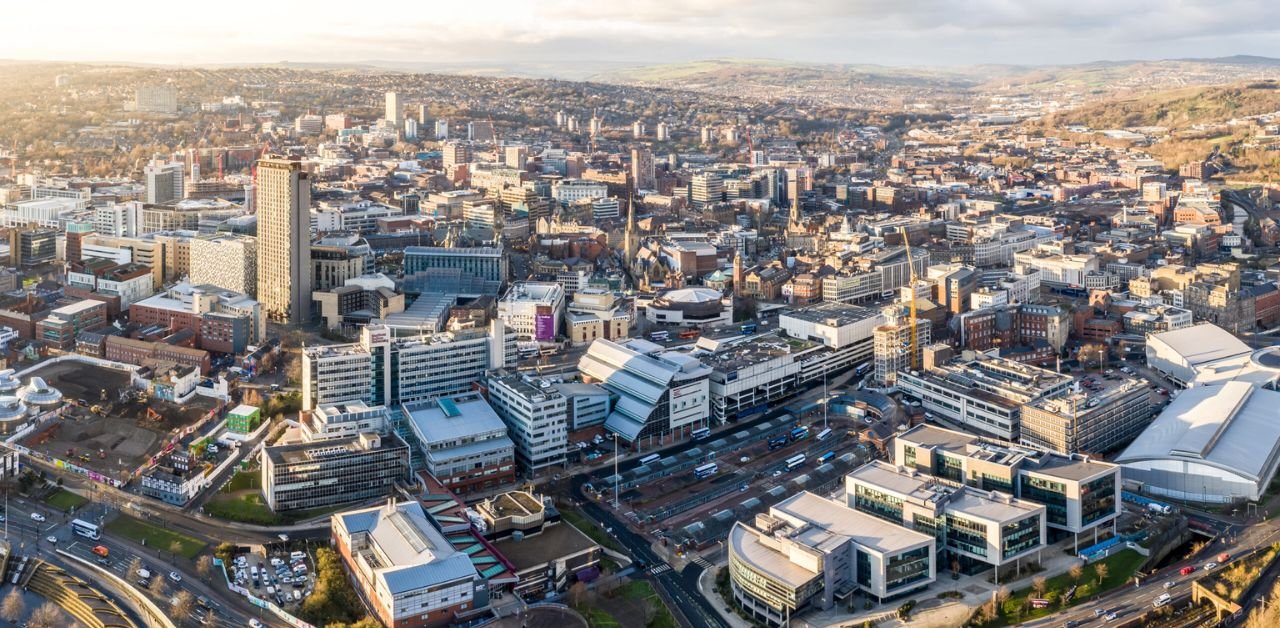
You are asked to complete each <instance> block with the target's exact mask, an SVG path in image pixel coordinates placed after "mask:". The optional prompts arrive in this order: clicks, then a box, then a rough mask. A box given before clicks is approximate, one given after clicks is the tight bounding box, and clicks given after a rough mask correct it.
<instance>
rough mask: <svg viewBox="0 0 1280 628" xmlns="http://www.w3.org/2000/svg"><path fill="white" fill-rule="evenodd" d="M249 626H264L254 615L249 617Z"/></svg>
mask: <svg viewBox="0 0 1280 628" xmlns="http://www.w3.org/2000/svg"><path fill="white" fill-rule="evenodd" d="M249 628H263V626H262V622H260V621H258V620H256V619H254V618H252V617H250V618H249Z"/></svg>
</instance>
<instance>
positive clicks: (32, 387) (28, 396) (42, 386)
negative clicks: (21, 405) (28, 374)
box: [18, 377, 62, 406]
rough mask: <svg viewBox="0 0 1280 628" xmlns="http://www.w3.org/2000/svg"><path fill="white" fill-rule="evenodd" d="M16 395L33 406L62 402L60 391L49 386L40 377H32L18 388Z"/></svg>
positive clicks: (52, 404)
mask: <svg viewBox="0 0 1280 628" xmlns="http://www.w3.org/2000/svg"><path fill="white" fill-rule="evenodd" d="M18 397H19V398H20V399H22V400H23V401H24V402H26V403H27V404H30V405H33V406H54V405H57V404H59V403H61V402H62V391H60V390H58V389H57V388H52V387H50V386H49V385H48V384H46V383H45V381H44V378H42V377H32V378H31V380H30V381H28V382H27V385H26V386H23V387H22V388H21V389H20V390H18Z"/></svg>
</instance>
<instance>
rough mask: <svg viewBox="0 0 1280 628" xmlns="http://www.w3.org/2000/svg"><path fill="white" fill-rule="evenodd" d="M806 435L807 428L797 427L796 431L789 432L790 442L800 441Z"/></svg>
mask: <svg viewBox="0 0 1280 628" xmlns="http://www.w3.org/2000/svg"><path fill="white" fill-rule="evenodd" d="M808 435H809V428H807V427H797V428H796V429H794V430H791V440H793V441H795V440H800V439H802V438H804V437H806V436H808Z"/></svg>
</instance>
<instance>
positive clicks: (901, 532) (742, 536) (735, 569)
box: [727, 491, 937, 626]
mask: <svg viewBox="0 0 1280 628" xmlns="http://www.w3.org/2000/svg"><path fill="white" fill-rule="evenodd" d="M727 545H728V553H729V582H730V585H731V587H732V591H733V596H734V599H735V600H736V601H737V602H738V603H739V604H740V605H741V606H742V607H743V609H744V610H745V611H746V612H747V613H748V614H750V615H751V617H752V618H753V619H755V620H757V621H760V622H763V623H764V624H766V625H770V626H785V625H786V624H787V623H788V621H789V619H790V617H791V616H793V615H795V614H796V613H797V612H798V611H802V610H807V609H810V608H814V609H829V608H831V607H833V606H834V605H835V604H837V603H839V602H845V601H847V600H848V599H849V597H850V596H851V595H853V593H854V592H857V591H861V592H862V593H863V594H864V595H866V596H869V597H872V598H875V599H877V600H881V601H885V600H889V599H894V598H897V597H901V596H903V595H906V594H908V593H911V592H914V591H918V590H920V589H923V588H925V587H927V586H929V585H930V584H931V583H933V581H934V580H935V578H936V573H937V565H936V556H935V551H936V543H935V539H934V537H933V536H932V535H929V534H923V533H921V532H917V531H914V530H909V529H906V528H903V527H901V526H897V525H894V524H891V523H888V522H886V521H883V520H881V519H879V518H877V517H874V516H872V515H869V514H866V513H863V512H859V511H857V510H854V509H853V508H850V507H848V506H846V505H845V504H843V503H840V502H838V501H835V500H831V499H827V498H825V497H821V496H818V495H815V494H813V493H810V492H807V491H805V492H801V493H799V494H796V495H793V496H791V497H789V498H787V499H785V500H783V501H782V502H779V503H778V504H777V505H775V506H773V507H772V508H770V509H769V512H768V513H761V514H759V515H756V519H755V522H754V525H753V524H748V523H744V522H738V523H736V524H734V526H733V528H732V529H731V530H730V531H729V539H728V542H727Z"/></svg>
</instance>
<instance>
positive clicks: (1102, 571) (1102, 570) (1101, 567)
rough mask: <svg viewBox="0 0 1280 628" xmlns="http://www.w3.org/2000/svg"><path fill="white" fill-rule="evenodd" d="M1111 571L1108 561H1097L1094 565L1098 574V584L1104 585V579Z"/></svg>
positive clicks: (1095, 572) (1095, 573)
mask: <svg viewBox="0 0 1280 628" xmlns="http://www.w3.org/2000/svg"><path fill="white" fill-rule="evenodd" d="M1110 571H1111V570H1110V569H1108V568H1107V564H1106V563H1097V564H1095V565H1094V566H1093V573H1094V575H1096V576H1098V586H1102V581H1103V580H1106V579H1107V576H1108V575H1109V573H1110Z"/></svg>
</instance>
